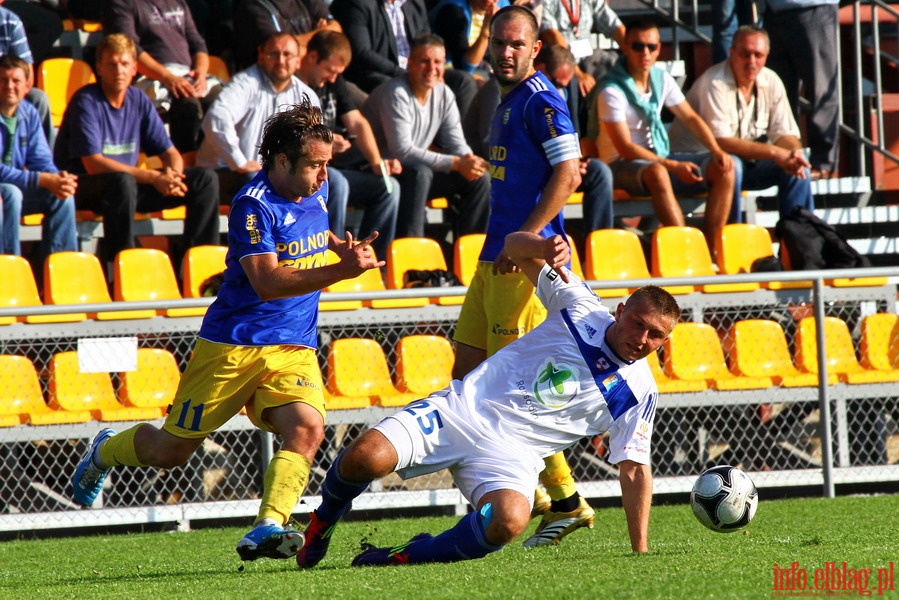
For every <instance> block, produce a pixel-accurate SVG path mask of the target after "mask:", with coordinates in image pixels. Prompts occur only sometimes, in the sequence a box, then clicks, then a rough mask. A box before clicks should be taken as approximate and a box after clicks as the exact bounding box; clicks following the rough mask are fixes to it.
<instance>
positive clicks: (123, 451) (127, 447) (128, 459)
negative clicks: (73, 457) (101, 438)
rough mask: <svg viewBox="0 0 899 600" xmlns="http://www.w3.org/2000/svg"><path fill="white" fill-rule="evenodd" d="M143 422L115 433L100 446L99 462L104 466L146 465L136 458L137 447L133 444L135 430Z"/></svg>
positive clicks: (141, 425)
mask: <svg viewBox="0 0 899 600" xmlns="http://www.w3.org/2000/svg"><path fill="white" fill-rule="evenodd" d="M143 426H144V424H143V423H141V424H140V425H135V426H134V427H132V428H131V429H126V430H125V431H123V432H122V433H117V434H115V435H114V436H112V437H111V438H109V439H108V440H106V442H104V443H103V445H102V446H100V452H99V454H100V456H99V458H100V462H101V463H103V464H102V465H98V466H104V467H120V466H124V467H146V466H147V465H145V464H144V463H142V462H141V461H139V460H138V459H137V448H136V447H135V445H134V436H135V434H137V430H138V429H140V428H141V427H143Z"/></svg>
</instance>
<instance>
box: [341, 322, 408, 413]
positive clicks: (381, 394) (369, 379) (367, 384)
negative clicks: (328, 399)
mask: <svg viewBox="0 0 899 600" xmlns="http://www.w3.org/2000/svg"><path fill="white" fill-rule="evenodd" d="M327 381H328V383H327V387H328V391H329V392H330V393H331V394H333V395H335V396H345V397H350V398H353V397H356V398H358V397H368V398H370V399H371V400H372V402H373V403H375V404H379V405H381V406H405V405H406V404H408V403H409V402H411V401H412V400H417V399H418V397H417V396H416V395H415V394H409V393H405V392H401V391H399V390H398V389H396V387H394V385H393V381H392V380H391V378H390V368H389V367H388V366H387V357H386V356H384V350H383V349H382V348H381V345H380V344H378V342H376V341H375V340H371V339H366V338H343V339H340V340H334V341H332V342H331V344H330V346H328V380H327Z"/></svg>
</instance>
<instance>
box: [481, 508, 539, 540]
mask: <svg viewBox="0 0 899 600" xmlns="http://www.w3.org/2000/svg"><path fill="white" fill-rule="evenodd" d="M529 517H530V513H528V514H527V515H524V514H521V515H520V514H517V513H515V514H509V513H506V514H503V515H494V517H493V520H491V522H490V525H488V526H487V531H486V532H485V534H486V537H487V541H488V542H490V543H491V544H493V545H494V546H505V545H506V544H509V543H511V542H512V541H513V540H515V538H517V537H518V536H519V535H521V534H522V533H523V532H524V530H525V528H526V527H527V525H528V521H529V520H530V519H529Z"/></svg>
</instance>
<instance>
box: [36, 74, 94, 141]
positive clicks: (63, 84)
mask: <svg viewBox="0 0 899 600" xmlns="http://www.w3.org/2000/svg"><path fill="white" fill-rule="evenodd" d="M95 81H97V78H96V77H94V72H93V71H92V70H91V66H90V64H88V63H87V62H85V61H83V60H79V59H77V58H48V59H45V60H44V61H43V62H41V64H40V66H39V67H38V69H37V77H36V78H35V85H36V86H37V87H39V88H40V89H42V90H44V91H45V92H47V96H48V97H49V98H50V118H51V120H52V121H53V126H54V127H59V126H60V125H61V124H62V116H63V114H64V113H65V111H66V106H68V104H69V100H71V99H72V96H73V95H74V94H75V92H77V91H78V90H79V89H81V88H82V87H84V86H85V85H87V84H89V83H94V82H95Z"/></svg>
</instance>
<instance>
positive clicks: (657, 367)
mask: <svg viewBox="0 0 899 600" xmlns="http://www.w3.org/2000/svg"><path fill="white" fill-rule="evenodd" d="M646 362H647V364H648V365H649V370H650V371H651V372H652V377H653V379H655V380H656V387H658V388H659V393H660V394H675V393H678V392H701V391H703V390H707V389H709V384H708V383H707V382H706V381H705V379H672V378H670V377H668V376H667V375H665V371H663V370H662V365H661V364H660V363H659V355H658V353H656V352H650V354H649V356H647V357H646Z"/></svg>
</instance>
